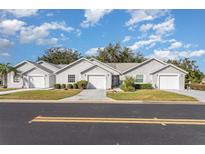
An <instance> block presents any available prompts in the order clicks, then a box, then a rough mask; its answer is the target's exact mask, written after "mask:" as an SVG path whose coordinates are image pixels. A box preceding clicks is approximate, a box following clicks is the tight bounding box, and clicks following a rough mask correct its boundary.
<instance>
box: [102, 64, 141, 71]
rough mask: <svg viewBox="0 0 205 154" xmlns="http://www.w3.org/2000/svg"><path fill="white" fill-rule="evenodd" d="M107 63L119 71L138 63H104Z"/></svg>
mask: <svg viewBox="0 0 205 154" xmlns="http://www.w3.org/2000/svg"><path fill="white" fill-rule="evenodd" d="M106 64H107V65H109V66H111V67H113V68H115V69H117V70H119V71H120V72H124V71H125V70H127V69H129V68H131V67H134V66H137V65H139V64H140V63H106Z"/></svg>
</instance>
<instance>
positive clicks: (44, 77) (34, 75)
mask: <svg viewBox="0 0 205 154" xmlns="http://www.w3.org/2000/svg"><path fill="white" fill-rule="evenodd" d="M27 77H28V88H31V87H30V77H43V79H44V87H43V88H46V76H45V75H42V74H31V75H27Z"/></svg>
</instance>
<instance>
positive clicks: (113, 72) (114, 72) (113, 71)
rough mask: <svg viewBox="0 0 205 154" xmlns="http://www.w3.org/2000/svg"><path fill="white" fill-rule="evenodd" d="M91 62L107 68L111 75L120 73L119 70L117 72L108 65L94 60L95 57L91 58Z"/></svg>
mask: <svg viewBox="0 0 205 154" xmlns="http://www.w3.org/2000/svg"><path fill="white" fill-rule="evenodd" d="M92 62H93V63H94V64H97V65H98V66H100V67H102V68H104V69H105V70H108V71H109V72H111V73H112V74H113V75H120V73H119V72H117V71H115V70H113V69H111V68H110V67H109V66H105V65H103V64H101V63H100V62H98V61H96V60H95V59H93V60H92Z"/></svg>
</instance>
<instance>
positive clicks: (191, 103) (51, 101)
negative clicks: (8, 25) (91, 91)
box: [0, 99, 205, 105]
mask: <svg viewBox="0 0 205 154" xmlns="http://www.w3.org/2000/svg"><path fill="white" fill-rule="evenodd" d="M0 103H36V104H38V103H51V104H52V103H58V104H60V103H76V104H81V103H82V104H92V103H93V104H95V103H96V104H101V103H107V104H186V105H205V102H185V101H140V100H139V101H124V100H121V101H119V100H112V99H109V100H63V99H61V100H12V99H0Z"/></svg>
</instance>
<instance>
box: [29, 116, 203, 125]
mask: <svg viewBox="0 0 205 154" xmlns="http://www.w3.org/2000/svg"><path fill="white" fill-rule="evenodd" d="M31 122H49V123H51V122H53V123H130V124H161V125H167V124H172V125H205V120H204V119H157V118H153V119H151V118H95V117H43V116H38V117H36V118H34V119H33V120H31V121H30V122H29V123H31Z"/></svg>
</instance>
